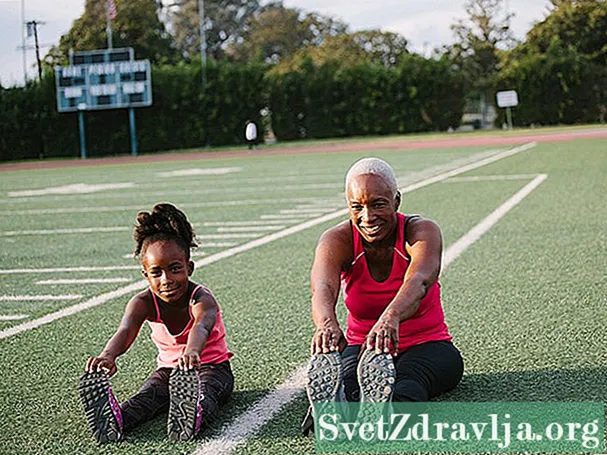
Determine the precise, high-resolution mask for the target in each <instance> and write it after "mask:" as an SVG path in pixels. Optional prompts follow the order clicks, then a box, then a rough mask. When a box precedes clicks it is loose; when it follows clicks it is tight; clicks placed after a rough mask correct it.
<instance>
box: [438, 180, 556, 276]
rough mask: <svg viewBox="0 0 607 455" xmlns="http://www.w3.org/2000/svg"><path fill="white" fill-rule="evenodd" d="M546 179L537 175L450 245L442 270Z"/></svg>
mask: <svg viewBox="0 0 607 455" xmlns="http://www.w3.org/2000/svg"><path fill="white" fill-rule="evenodd" d="M546 178H548V176H547V175H546V174H539V175H538V176H537V177H535V178H534V179H533V180H532V181H531V182H529V183H528V184H527V185H525V186H524V187H523V188H522V189H521V190H520V191H518V192H517V193H516V194H515V195H514V196H512V197H511V198H510V199H508V200H507V201H506V202H504V203H503V204H502V205H500V206H499V207H498V208H497V209H495V210H494V211H493V212H492V213H491V214H490V215H489V216H487V217H486V218H485V219H484V220H483V221H481V222H480V223H479V224H477V225H476V226H474V228H472V229H471V230H470V231H469V232H468V233H467V234H466V235H464V236H463V237H461V238H460V239H459V240H458V241H457V242H455V243H454V244H453V245H451V246H450V247H449V248H448V249H447V251H446V252H445V254H444V256H443V268H445V267H446V266H447V265H448V264H450V263H451V262H453V261H454V260H455V259H456V258H457V257H458V256H459V255H460V254H462V253H463V252H464V251H465V250H466V249H467V248H468V247H469V246H470V245H472V244H473V243H474V242H476V241H477V240H478V239H480V238H481V236H483V234H485V233H486V232H487V231H488V230H489V229H491V228H492V227H493V225H495V223H497V222H498V221H499V220H500V219H501V218H502V217H503V216H504V215H505V214H506V213H508V212H509V211H510V210H512V209H513V208H514V207H515V206H516V205H517V204H518V203H519V202H521V201H522V200H523V199H525V198H526V197H527V196H528V195H529V194H530V193H531V192H532V191H533V190H534V189H536V188H537V187H538V186H539V185H540V184H541V183H542V182H543V181H544V180H546Z"/></svg>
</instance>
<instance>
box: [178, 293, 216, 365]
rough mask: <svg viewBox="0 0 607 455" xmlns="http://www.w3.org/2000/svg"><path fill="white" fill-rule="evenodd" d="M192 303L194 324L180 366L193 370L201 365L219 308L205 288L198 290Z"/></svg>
mask: <svg viewBox="0 0 607 455" xmlns="http://www.w3.org/2000/svg"><path fill="white" fill-rule="evenodd" d="M190 305H191V310H192V316H193V317H194V324H193V325H192V329H191V330H190V335H189V336H188V344H187V345H186V348H185V351H184V353H183V356H182V357H181V358H180V359H179V363H178V367H179V368H180V369H182V370H191V369H193V368H198V367H199V366H200V354H201V353H202V350H203V349H204V346H205V345H206V343H207V340H208V339H209V335H210V334H211V330H213V327H214V326H215V321H216V320H217V311H218V309H219V305H218V304H217V301H216V300H215V298H214V297H213V295H212V294H211V293H210V292H208V291H207V290H206V289H204V288H200V289H199V290H198V291H197V292H196V295H195V296H194V301H193V302H191V303H190Z"/></svg>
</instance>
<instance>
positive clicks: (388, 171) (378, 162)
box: [346, 158, 398, 196]
mask: <svg viewBox="0 0 607 455" xmlns="http://www.w3.org/2000/svg"><path fill="white" fill-rule="evenodd" d="M365 174H373V175H377V176H379V177H381V178H382V179H383V181H384V182H386V184H387V185H388V187H389V188H390V189H391V190H392V193H393V194H394V196H396V193H397V192H398V184H397V183H396V176H395V175H394V170H393V169H392V167H391V166H390V165H389V164H388V163H386V162H385V161H384V160H382V159H380V158H363V159H362V160H358V161H357V162H356V163H354V164H353V165H352V167H351V168H350V170H349V171H348V173H347V174H346V193H347V192H348V186H349V185H350V182H351V181H352V180H354V179H355V178H356V177H358V176H359V175H365Z"/></svg>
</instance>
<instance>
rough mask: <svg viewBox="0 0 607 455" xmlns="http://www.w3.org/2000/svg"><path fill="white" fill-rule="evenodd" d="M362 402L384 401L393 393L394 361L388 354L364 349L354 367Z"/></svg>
mask: <svg viewBox="0 0 607 455" xmlns="http://www.w3.org/2000/svg"><path fill="white" fill-rule="evenodd" d="M356 373H357V375H358V385H359V386H360V401H361V402H362V403H365V402H367V403H385V402H388V401H390V399H391V398H392V394H393V393H394V383H395V381H396V377H395V370H394V361H393V360H392V356H391V355H390V354H376V353H375V351H372V350H365V352H364V353H363V354H362V356H361V357H360V361H359V362H358V367H357V369H356Z"/></svg>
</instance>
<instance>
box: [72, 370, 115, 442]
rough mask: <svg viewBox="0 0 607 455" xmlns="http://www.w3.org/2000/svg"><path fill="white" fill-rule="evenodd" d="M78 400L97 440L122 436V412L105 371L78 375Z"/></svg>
mask: <svg viewBox="0 0 607 455" xmlns="http://www.w3.org/2000/svg"><path fill="white" fill-rule="evenodd" d="M79 392H80V400H81V401H82V406H83V407H84V413H85V415H86V419H87V421H88V423H89V426H90V427H91V430H92V431H93V435H94V436H95V439H97V442H100V443H104V442H115V441H119V440H120V439H121V438H122V412H121V411H120V405H119V404H118V400H116V397H115V396H114V394H113V393H112V388H111V387H110V380H109V379H108V377H107V375H106V374H105V373H84V374H83V375H82V376H81V377H80V386H79Z"/></svg>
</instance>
